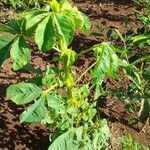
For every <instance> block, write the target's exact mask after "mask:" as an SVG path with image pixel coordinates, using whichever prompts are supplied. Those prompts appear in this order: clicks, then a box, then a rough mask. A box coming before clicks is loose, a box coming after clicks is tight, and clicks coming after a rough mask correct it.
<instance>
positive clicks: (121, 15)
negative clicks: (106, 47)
mask: <svg viewBox="0 0 150 150" xmlns="http://www.w3.org/2000/svg"><path fill="white" fill-rule="evenodd" d="M101 2H102V3H101V4H100V1H98V0H97V1H96V0H95V1H91V0H74V3H75V5H76V6H78V7H79V9H80V10H81V11H83V12H85V13H86V14H87V15H88V16H89V17H90V20H91V24H92V29H91V32H93V31H97V29H96V27H95V25H96V24H99V23H101V24H103V26H104V31H105V32H106V31H108V29H109V28H118V29H119V30H120V31H121V32H124V31H126V27H125V24H124V20H125V18H126V16H128V21H129V28H130V29H133V30H136V29H137V28H138V27H140V26H141V24H140V23H139V22H138V21H137V20H136V19H135V18H134V16H133V15H132V14H133V12H134V11H138V10H136V8H135V7H133V5H132V3H131V1H129V0H114V1H109V2H107V3H106V1H105V0H102V1H101ZM15 15H16V12H15V11H14V10H13V9H8V8H4V6H3V5H2V4H1V3H0V22H1V23H6V22H7V21H8V20H10V19H12V18H14V17H15ZM105 40H106V37H104V36H103V37H100V38H99V39H96V38H95V37H94V36H91V35H88V36H87V37H85V36H83V35H80V34H77V35H76V36H75V38H74V41H73V43H72V45H71V47H72V48H73V49H75V50H77V51H78V52H79V51H81V50H82V49H85V48H88V47H90V46H92V45H93V44H95V43H100V42H102V41H105ZM31 47H32V62H31V63H32V64H33V65H34V66H35V68H41V69H42V70H44V69H45V66H46V65H54V64H53V63H52V62H51V57H52V56H51V53H50V54H49V53H47V54H43V53H40V52H39V51H37V49H36V47H35V46H34V45H32V43H31ZM91 61H93V58H92V56H90V55H86V56H85V57H83V58H81V59H80V60H79V62H77V63H76V64H75V67H76V70H77V72H78V74H79V75H80V74H81V72H82V71H84V70H85V69H86V68H87V66H88V65H89V63H90V62H91ZM32 76H34V75H33V74H32V75H31V74H30V73H27V72H24V71H20V72H14V71H13V70H12V69H11V62H10V60H8V61H7V62H6V63H5V65H4V66H3V68H2V70H1V71H0V150H1V149H2V150H23V149H25V150H28V149H29V150H46V149H47V148H48V146H49V131H48V130H47V129H45V127H43V126H42V125H41V124H38V125H23V124H20V123H19V114H20V113H21V112H22V111H23V110H24V107H20V106H16V105H15V104H13V103H12V102H11V101H10V100H8V99H6V89H7V87H8V86H9V85H10V84H12V83H17V82H20V81H24V80H26V79H28V78H31V77H32ZM89 79H90V77H89V76H88V75H87V76H86V77H85V79H84V81H83V82H87V81H88V80H89ZM115 84H116V83H114V81H112V80H111V79H106V86H107V87H108V88H110V87H113V86H116V85H115ZM117 84H119V85H121V86H122V87H124V86H126V84H127V81H126V79H125V78H122V81H121V82H119V83H117ZM103 102H104V104H103V105H102V106H99V109H100V112H101V114H102V116H101V117H103V118H107V119H108V120H109V121H110V124H109V125H110V129H111V133H112V138H111V141H110V142H111V148H110V149H113V150H119V149H120V146H119V137H120V136H121V135H124V134H125V135H128V134H129V133H130V134H131V135H132V136H133V138H134V139H135V140H137V141H138V142H139V143H140V144H143V145H146V146H149V145H150V126H146V128H145V130H144V131H143V132H139V130H140V128H141V127H142V124H137V125H136V126H134V127H133V126H130V125H129V124H128V120H129V119H131V118H132V117H135V116H133V115H131V114H130V113H128V111H127V109H126V108H125V106H124V104H123V103H122V102H121V101H119V100H118V99H116V98H114V97H106V98H104V99H103Z"/></svg>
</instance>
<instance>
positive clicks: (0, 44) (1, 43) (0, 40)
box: [0, 34, 16, 49]
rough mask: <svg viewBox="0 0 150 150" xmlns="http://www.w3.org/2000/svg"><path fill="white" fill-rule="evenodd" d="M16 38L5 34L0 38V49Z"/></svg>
mask: <svg viewBox="0 0 150 150" xmlns="http://www.w3.org/2000/svg"><path fill="white" fill-rule="evenodd" d="M15 38H16V35H12V34H6V35H1V36H0V49H2V48H4V47H6V46H7V45H8V44H9V43H11V42H12V41H13V40H14V39H15Z"/></svg>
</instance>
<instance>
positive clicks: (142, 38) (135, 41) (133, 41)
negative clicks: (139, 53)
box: [131, 33, 150, 45]
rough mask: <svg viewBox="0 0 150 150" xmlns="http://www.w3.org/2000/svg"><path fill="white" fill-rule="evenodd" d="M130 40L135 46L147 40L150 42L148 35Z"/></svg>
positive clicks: (149, 34)
mask: <svg viewBox="0 0 150 150" xmlns="http://www.w3.org/2000/svg"><path fill="white" fill-rule="evenodd" d="M131 40H132V43H133V44H135V45H136V44H141V43H146V42H148V40H150V33H146V34H141V35H137V36H134V37H132V39H131Z"/></svg>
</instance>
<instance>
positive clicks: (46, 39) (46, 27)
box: [35, 16, 56, 51]
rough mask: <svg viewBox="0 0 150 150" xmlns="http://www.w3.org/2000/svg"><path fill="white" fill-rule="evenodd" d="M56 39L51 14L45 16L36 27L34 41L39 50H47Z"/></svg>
mask: <svg viewBox="0 0 150 150" xmlns="http://www.w3.org/2000/svg"><path fill="white" fill-rule="evenodd" d="M55 41H56V35H55V29H54V26H53V18H52V16H48V17H46V18H45V19H44V20H43V21H42V22H41V23H40V24H39V25H38V27H37V29H36V32H35V42H36V44H37V45H38V47H39V49H40V50H43V51H47V50H49V49H51V48H52V47H53V45H54V44H55Z"/></svg>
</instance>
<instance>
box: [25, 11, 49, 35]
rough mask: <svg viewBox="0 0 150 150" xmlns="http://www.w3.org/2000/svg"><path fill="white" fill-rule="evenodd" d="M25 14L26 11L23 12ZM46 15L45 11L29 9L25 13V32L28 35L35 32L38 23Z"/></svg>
mask: <svg viewBox="0 0 150 150" xmlns="http://www.w3.org/2000/svg"><path fill="white" fill-rule="evenodd" d="M25 14H26V13H25ZM46 16H48V12H47V11H43V10H35V11H31V12H30V11H29V12H28V13H27V14H26V15H25V20H26V23H25V29H26V33H27V34H28V35H32V34H33V33H34V32H35V29H36V28H37V26H38V24H39V23H40V22H41V21H42V20H43V19H44V18H45V17H46Z"/></svg>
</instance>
